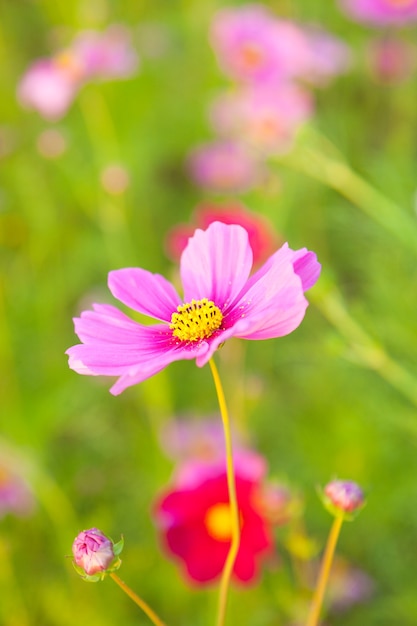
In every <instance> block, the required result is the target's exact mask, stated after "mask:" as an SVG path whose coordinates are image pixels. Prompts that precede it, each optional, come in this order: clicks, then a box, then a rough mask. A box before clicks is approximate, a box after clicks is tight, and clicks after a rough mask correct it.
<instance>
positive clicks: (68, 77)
mask: <svg viewBox="0 0 417 626" xmlns="http://www.w3.org/2000/svg"><path fill="white" fill-rule="evenodd" d="M78 86H79V83H78V79H76V78H75V77H74V74H73V73H72V72H71V71H69V69H68V67H67V66H66V65H64V64H62V63H59V62H57V61H55V60H54V59H40V60H38V61H35V62H34V63H33V64H32V65H31V66H30V67H29V69H28V70H27V71H26V73H25V74H24V75H23V77H22V79H21V81H20V83H19V85H18V89H17V97H18V100H19V102H20V104H21V105H22V106H23V107H25V108H27V109H33V110H35V111H38V113H40V114H41V115H42V116H43V117H45V118H46V119H48V120H51V121H55V120H58V119H59V118H61V117H62V116H63V115H65V113H66V112H67V110H68V109H69V107H70V105H71V103H72V101H73V99H74V97H75V95H76V93H77V90H78Z"/></svg>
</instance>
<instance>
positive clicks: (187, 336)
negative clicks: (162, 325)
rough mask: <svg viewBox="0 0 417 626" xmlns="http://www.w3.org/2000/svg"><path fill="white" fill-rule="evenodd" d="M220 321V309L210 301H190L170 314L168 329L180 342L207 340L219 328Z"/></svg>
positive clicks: (221, 316) (221, 319) (204, 299)
mask: <svg viewBox="0 0 417 626" xmlns="http://www.w3.org/2000/svg"><path fill="white" fill-rule="evenodd" d="M222 321H223V315H222V312H221V311H220V309H219V308H218V307H217V306H216V305H215V304H214V302H212V301H211V300H207V298H203V299H202V300H191V302H187V303H186V304H181V305H180V306H179V307H177V311H176V312H175V313H173V314H172V317H171V324H170V325H169V327H170V328H171V330H172V334H173V336H174V337H177V338H178V339H180V340H181V341H200V340H201V339H207V338H208V337H210V335H212V334H213V333H214V331H215V330H217V329H218V328H220V326H221V324H222Z"/></svg>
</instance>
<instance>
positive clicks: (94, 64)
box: [70, 24, 139, 80]
mask: <svg viewBox="0 0 417 626" xmlns="http://www.w3.org/2000/svg"><path fill="white" fill-rule="evenodd" d="M70 51H71V54H72V55H73V56H74V58H75V59H76V60H77V63H78V64H79V65H80V67H82V72H83V77H84V79H85V80H92V79H97V78H101V79H112V78H125V77H129V76H131V75H132V74H134V72H135V71H136V69H137V67H138V62H139V61H138V55H137V53H136V51H135V50H134V48H133V47H132V43H131V37H130V32H129V31H128V29H127V28H125V27H124V26H121V25H116V24H114V25H112V26H109V28H108V29H107V30H105V31H103V32H98V31H85V32H82V33H80V34H79V35H78V36H77V38H76V39H75V40H74V41H73V43H72V45H71V48H70Z"/></svg>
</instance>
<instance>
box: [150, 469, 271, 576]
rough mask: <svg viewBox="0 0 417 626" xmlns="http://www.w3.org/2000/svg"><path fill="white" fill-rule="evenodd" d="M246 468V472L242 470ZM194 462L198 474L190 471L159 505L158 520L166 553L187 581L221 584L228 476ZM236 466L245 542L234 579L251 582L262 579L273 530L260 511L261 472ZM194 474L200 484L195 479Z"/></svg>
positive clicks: (228, 525) (226, 534)
mask: <svg viewBox="0 0 417 626" xmlns="http://www.w3.org/2000/svg"><path fill="white" fill-rule="evenodd" d="M241 465H242V467H241ZM206 469H207V471H206V472H205V471H204V469H203V466H201V465H199V464H198V463H196V473H194V478H193V479H191V476H192V474H193V472H187V474H188V475H189V476H190V480H189V481H188V483H187V481H184V475H185V473H184V472H182V479H180V480H179V481H177V484H176V485H175V486H173V487H172V489H170V490H169V491H167V492H166V493H165V494H164V495H163V496H162V497H161V498H160V499H159V501H158V502H157V504H156V508H155V518H156V522H157V525H158V526H159V529H160V532H161V539H162V544H163V546H164V548H165V549H166V551H167V552H168V553H170V554H171V555H174V557H176V558H177V559H178V560H180V561H182V563H183V567H184V571H185V573H186V575H187V578H188V579H189V580H190V581H192V582H194V583H197V584H204V583H209V582H211V581H213V580H215V579H217V578H218V577H219V576H220V574H221V572H222V570H223V567H224V564H225V561H226V557H227V553H228V551H229V547H230V538H231V518H230V509H229V496H228V489H227V478H226V471H225V469H224V468H223V467H220V465H218V464H217V470H218V471H217V473H215V472H214V471H213V468H209V467H207V466H206ZM250 474H251V472H248V471H245V469H244V464H240V463H238V464H237V467H236V492H237V500H238V505H239V515H240V525H241V541H240V548H239V552H238V555H237V558H236V562H235V566H234V570H233V576H234V578H235V580H238V581H240V582H242V583H246V584H248V583H251V582H253V581H254V580H256V577H257V575H258V574H259V563H260V561H262V560H264V559H265V557H267V556H268V555H271V554H272V551H273V543H272V534H271V525H270V522H269V521H268V518H267V516H266V514H265V513H264V512H263V508H261V506H260V501H261V499H260V492H261V491H262V483H261V477H262V475H263V472H259V471H254V472H253V476H251V475H250ZM196 475H197V476H199V480H196V478H195V477H196Z"/></svg>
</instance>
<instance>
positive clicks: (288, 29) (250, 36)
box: [211, 4, 308, 82]
mask: <svg viewBox="0 0 417 626" xmlns="http://www.w3.org/2000/svg"><path fill="white" fill-rule="evenodd" d="M211 43H212V46H213V49H214V52H215V54H216V56H217V59H218V62H219V65H220V66H221V68H222V69H223V71H224V72H225V74H227V75H228V76H229V77H230V78H232V79H235V80H241V81H245V82H254V81H255V82H259V81H261V82H264V81H270V80H275V81H276V80H287V79H288V78H290V77H293V76H295V75H297V74H298V73H299V71H300V69H301V68H303V67H304V63H305V59H306V56H307V54H308V51H307V42H306V40H305V37H304V35H303V33H302V31H301V30H300V29H299V28H297V26H296V25H295V24H293V23H291V22H285V21H280V20H277V19H276V18H275V16H274V15H273V14H272V13H270V12H269V11H268V10H267V9H266V8H265V7H263V6H262V5H260V4H259V5H258V4H251V5H247V6H243V7H234V8H227V9H222V10H220V11H219V12H218V13H217V14H216V16H215V18H214V21H213V24H212V29H211Z"/></svg>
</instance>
